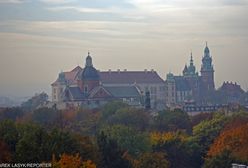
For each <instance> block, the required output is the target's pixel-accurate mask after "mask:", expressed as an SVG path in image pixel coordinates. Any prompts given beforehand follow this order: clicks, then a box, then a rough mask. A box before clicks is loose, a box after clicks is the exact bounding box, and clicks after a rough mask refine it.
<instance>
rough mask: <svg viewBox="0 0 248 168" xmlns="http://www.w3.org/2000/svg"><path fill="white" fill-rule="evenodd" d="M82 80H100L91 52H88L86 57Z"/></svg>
mask: <svg viewBox="0 0 248 168" xmlns="http://www.w3.org/2000/svg"><path fill="white" fill-rule="evenodd" d="M81 79H82V80H99V79H100V77H99V74H98V71H97V70H96V69H95V68H94V67H93V64H92V58H91V56H90V53H89V52H88V56H87V57H86V64H85V67H84V70H83V71H82V73H81Z"/></svg>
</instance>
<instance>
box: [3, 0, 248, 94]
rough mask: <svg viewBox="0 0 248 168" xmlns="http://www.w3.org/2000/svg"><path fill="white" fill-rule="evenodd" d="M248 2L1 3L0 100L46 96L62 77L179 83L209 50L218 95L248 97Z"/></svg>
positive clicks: (75, 0)
mask: <svg viewBox="0 0 248 168" xmlns="http://www.w3.org/2000/svg"><path fill="white" fill-rule="evenodd" d="M247 18H248V0H0V60H1V61H0V79H1V81H0V96H31V95H34V94H35V93H38V92H42V91H45V92H47V93H48V94H51V83H52V82H53V81H55V80H56V78H57V76H58V73H59V72H61V71H70V70H72V69H73V68H74V67H76V66H77V65H80V66H84V64H85V58H86V56H87V52H88V51H90V53H91V56H92V58H93V64H94V66H95V67H96V68H97V69H99V70H101V71H104V70H109V69H112V70H117V69H121V70H123V69H127V70H141V71H142V70H144V69H148V70H151V69H154V70H156V71H157V72H158V73H159V75H160V76H161V77H162V78H163V79H165V77H166V74H167V73H169V72H172V73H174V74H175V75H180V74H181V73H182V70H183V68H184V66H185V64H186V63H187V64H188V63H189V60H190V52H191V51H192V53H193V58H194V63H195V65H196V68H197V70H198V71H199V70H200V67H201V59H202V56H203V50H204V47H205V42H206V41H207V42H208V46H209V48H210V54H211V55H212V57H213V64H214V70H215V83H216V88H219V87H220V86H221V84H222V83H223V82H224V81H233V82H237V83H238V84H240V85H241V87H242V88H243V89H244V90H245V91H247V90H248V76H247V72H248V66H247V63H248V54H247V53H248V21H247Z"/></svg>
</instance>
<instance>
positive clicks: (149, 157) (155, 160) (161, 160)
mask: <svg viewBox="0 0 248 168" xmlns="http://www.w3.org/2000/svg"><path fill="white" fill-rule="evenodd" d="M134 168H169V161H168V160H167V159H166V154H165V153H162V152H154V153H143V154H141V155H140V156H139V158H138V160H137V163H136V165H134Z"/></svg>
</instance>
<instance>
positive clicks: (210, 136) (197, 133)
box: [192, 114, 228, 154]
mask: <svg viewBox="0 0 248 168" xmlns="http://www.w3.org/2000/svg"><path fill="white" fill-rule="evenodd" d="M227 120H228V117H227V116H225V115H223V114H216V115H215V116H214V117H213V119H211V120H204V121H202V122H201V123H200V124H198V125H196V126H195V127H194V128H193V137H192V140H193V141H194V142H196V143H197V144H198V145H199V146H201V148H202V151H203V152H204V154H206V152H207V150H208V148H209V146H210V145H211V144H212V143H213V141H214V139H215V138H216V137H217V136H218V135H219V133H220V131H221V129H222V128H223V127H224V125H225V124H226V122H227Z"/></svg>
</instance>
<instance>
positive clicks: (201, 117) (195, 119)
mask: <svg viewBox="0 0 248 168" xmlns="http://www.w3.org/2000/svg"><path fill="white" fill-rule="evenodd" d="M212 118H213V113H200V114H197V115H195V116H192V117H191V125H192V127H194V126H196V125H198V124H200V123H201V122H202V121H208V120H211V119H212Z"/></svg>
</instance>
